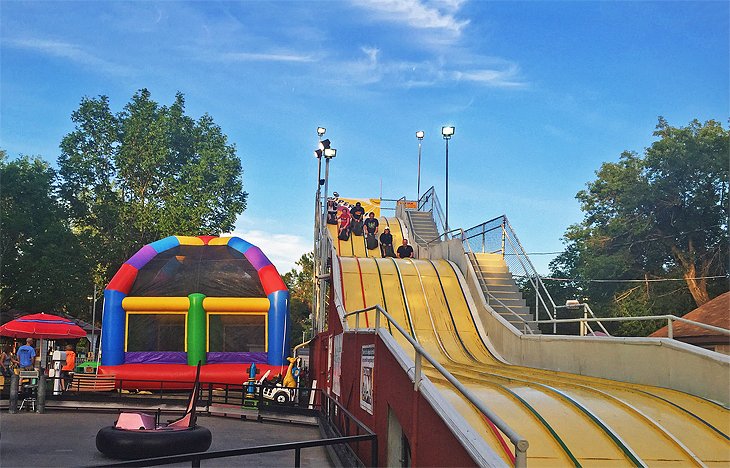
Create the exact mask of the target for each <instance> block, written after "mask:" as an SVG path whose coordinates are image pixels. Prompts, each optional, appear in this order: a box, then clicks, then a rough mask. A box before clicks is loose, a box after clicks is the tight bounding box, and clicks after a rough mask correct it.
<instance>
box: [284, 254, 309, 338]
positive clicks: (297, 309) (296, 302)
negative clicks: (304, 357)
mask: <svg viewBox="0 0 730 468" xmlns="http://www.w3.org/2000/svg"><path fill="white" fill-rule="evenodd" d="M296 264H297V265H298V266H299V267H300V268H301V270H298V269H296V268H294V269H292V270H291V271H289V272H288V273H284V275H283V276H282V279H283V280H284V283H285V284H286V286H287V287H288V288H289V313H290V317H291V321H292V327H291V338H292V339H291V342H292V343H296V344H299V343H301V342H302V341H301V337H302V333H304V335H305V336H306V335H308V334H309V333H310V332H311V329H312V324H311V322H310V315H311V313H312V285H313V281H314V253H313V252H309V253H306V254H304V255H302V256H301V257H300V258H299V260H297V261H296Z"/></svg>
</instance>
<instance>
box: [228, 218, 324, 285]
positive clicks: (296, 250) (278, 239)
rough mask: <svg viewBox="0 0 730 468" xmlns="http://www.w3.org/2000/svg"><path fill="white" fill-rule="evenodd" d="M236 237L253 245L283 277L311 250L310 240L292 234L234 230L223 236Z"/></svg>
mask: <svg viewBox="0 0 730 468" xmlns="http://www.w3.org/2000/svg"><path fill="white" fill-rule="evenodd" d="M224 235H232V236H238V237H240V238H241V239H243V240H245V241H246V242H248V243H250V244H253V245H255V246H256V247H258V248H259V249H261V251H262V252H263V253H264V254H265V255H266V256H267V257H268V259H269V260H271V263H273V264H274V266H275V267H276V269H277V271H278V272H279V274H281V275H283V274H284V273H287V272H288V271H289V270H291V269H293V268H297V269H298V268H299V267H297V265H296V264H295V262H296V261H297V260H299V258H301V256H302V255H304V254H305V253H307V252H310V251H311V250H312V248H313V246H312V240H311V239H306V240H305V239H304V238H303V237H301V236H296V235H292V234H274V233H270V232H264V231H260V230H253V229H252V230H245V229H241V230H238V229H237V230H235V231H233V232H232V233H229V234H224Z"/></svg>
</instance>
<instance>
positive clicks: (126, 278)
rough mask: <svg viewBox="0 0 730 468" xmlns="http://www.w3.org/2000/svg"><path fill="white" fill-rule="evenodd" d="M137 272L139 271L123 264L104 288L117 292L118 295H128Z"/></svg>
mask: <svg viewBox="0 0 730 468" xmlns="http://www.w3.org/2000/svg"><path fill="white" fill-rule="evenodd" d="M138 271H139V270H137V269H136V268H135V267H133V266H132V265H130V264H128V263H125V264H123V265H122V267H121V268H120V269H119V271H117V274H116V275H114V278H112V280H111V281H110V282H109V285H108V286H107V287H106V288H107V289H113V290H115V291H119V292H120V293H124V294H129V290H130V289H132V285H133V284H134V280H135V279H137V272H138Z"/></svg>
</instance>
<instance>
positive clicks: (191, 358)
mask: <svg viewBox="0 0 730 468" xmlns="http://www.w3.org/2000/svg"><path fill="white" fill-rule="evenodd" d="M188 299H190V308H189V309H188V365H189V366H197V365H198V361H200V363H201V364H205V336H206V329H205V328H206V327H205V310H204V309H203V299H205V294H200V293H193V294H191V295H189V296H188Z"/></svg>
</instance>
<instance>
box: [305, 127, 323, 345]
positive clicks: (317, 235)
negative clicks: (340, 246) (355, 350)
mask: <svg viewBox="0 0 730 468" xmlns="http://www.w3.org/2000/svg"><path fill="white" fill-rule="evenodd" d="M325 133H327V129H326V128H324V127H317V138H318V140H319V142H318V144H317V146H320V145H321V144H322V137H323V136H324V134H325ZM314 157H315V158H317V191H316V195H315V199H314V274H315V276H316V275H317V273H318V272H319V254H320V248H319V243H320V241H321V236H322V225H321V216H322V215H321V211H322V206H321V205H320V204H321V198H320V195H321V193H322V150H321V149H318V150H316V151H315V152H314ZM326 206H327V200H325V211H326ZM318 284H319V282H318V281H317V279H316V278H314V282H313V285H312V310H311V312H310V317H309V319H310V323H311V324H312V333H314V316H315V311H316V310H318V308H319V301H318V298H319V294H318V288H319V286H318ZM302 342H304V337H303V336H302Z"/></svg>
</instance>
